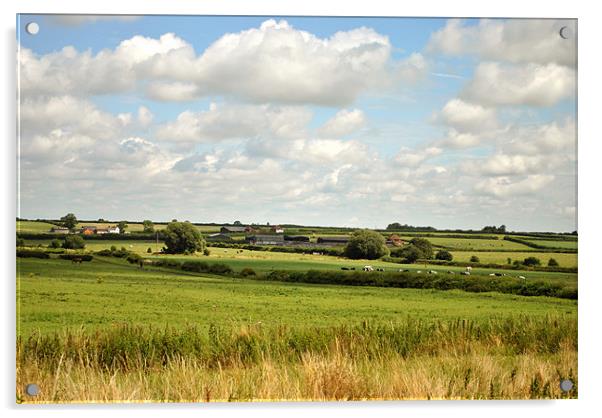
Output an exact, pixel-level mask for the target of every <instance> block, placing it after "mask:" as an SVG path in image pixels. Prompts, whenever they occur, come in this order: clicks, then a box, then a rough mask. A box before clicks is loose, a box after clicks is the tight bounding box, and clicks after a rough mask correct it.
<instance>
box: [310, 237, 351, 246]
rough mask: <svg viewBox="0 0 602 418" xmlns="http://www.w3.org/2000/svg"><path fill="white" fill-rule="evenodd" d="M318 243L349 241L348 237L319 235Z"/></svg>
mask: <svg viewBox="0 0 602 418" xmlns="http://www.w3.org/2000/svg"><path fill="white" fill-rule="evenodd" d="M317 241H318V244H325V245H344V244H347V243H348V242H349V237H319V238H318V240H317Z"/></svg>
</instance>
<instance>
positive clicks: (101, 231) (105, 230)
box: [96, 228, 109, 235]
mask: <svg viewBox="0 0 602 418" xmlns="http://www.w3.org/2000/svg"><path fill="white" fill-rule="evenodd" d="M108 233H109V230H108V228H96V235H104V234H108Z"/></svg>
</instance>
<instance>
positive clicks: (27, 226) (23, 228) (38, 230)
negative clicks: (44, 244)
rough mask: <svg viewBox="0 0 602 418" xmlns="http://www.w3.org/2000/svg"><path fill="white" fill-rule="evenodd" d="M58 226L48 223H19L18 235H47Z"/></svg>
mask: <svg viewBox="0 0 602 418" xmlns="http://www.w3.org/2000/svg"><path fill="white" fill-rule="evenodd" d="M55 226H56V225H53V224H49V223H47V222H36V221H17V233H21V232H23V233H32V234H45V233H47V232H50V228H54V227H55Z"/></svg>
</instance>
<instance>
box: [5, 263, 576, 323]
mask: <svg viewBox="0 0 602 418" xmlns="http://www.w3.org/2000/svg"><path fill="white" fill-rule="evenodd" d="M18 274H19V276H18V282H17V285H18V286H17V301H18V303H17V309H18V317H17V327H18V330H17V331H18V332H19V334H21V335H29V334H30V333H31V332H34V331H40V332H42V333H47V332H54V331H58V330H62V329H65V328H78V327H81V326H83V327H85V328H86V329H88V330H93V329H99V328H104V327H106V326H110V325H111V324H114V323H133V324H149V325H155V326H159V327H163V326H166V325H167V324H169V325H170V326H174V327H184V326H186V325H187V324H196V325H198V326H208V325H209V324H210V323H213V324H215V325H217V326H232V325H236V324H245V323H254V322H260V321H261V322H262V323H263V324H265V325H280V324H294V325H312V326H329V325H333V324H345V323H356V322H359V321H362V320H369V321H397V320H399V319H402V318H405V317H412V318H418V319H429V320H450V319H454V318H465V319H472V320H481V319H485V320H486V319H489V318H506V317H512V316H516V315H518V314H525V315H528V316H530V317H542V316H546V315H550V314H563V315H567V316H569V317H571V318H576V316H577V301H573V300H567V299H557V298H550V297H535V296H530V297H524V296H516V295H507V294H499V293H478V294H477V293H467V292H463V291H457V290H450V291H439V290H419V289H393V288H376V287H348V286H336V285H311V284H297V283H281V282H265V281H254V280H245V279H235V278H225V277H202V276H198V275H196V276H195V275H186V274H184V272H181V271H170V270H161V269H144V270H140V269H138V268H136V267H132V266H131V265H129V264H128V263H127V262H125V261H122V260H120V259H112V258H109V259H106V260H100V259H95V260H94V261H92V262H89V263H83V264H81V265H74V264H72V263H71V262H69V261H65V260H60V259H48V260H39V259H19V260H18Z"/></svg>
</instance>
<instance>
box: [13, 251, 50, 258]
mask: <svg viewBox="0 0 602 418" xmlns="http://www.w3.org/2000/svg"><path fill="white" fill-rule="evenodd" d="M17 257H20V258H50V255H49V254H47V253H45V252H44V251H38V250H17Z"/></svg>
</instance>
